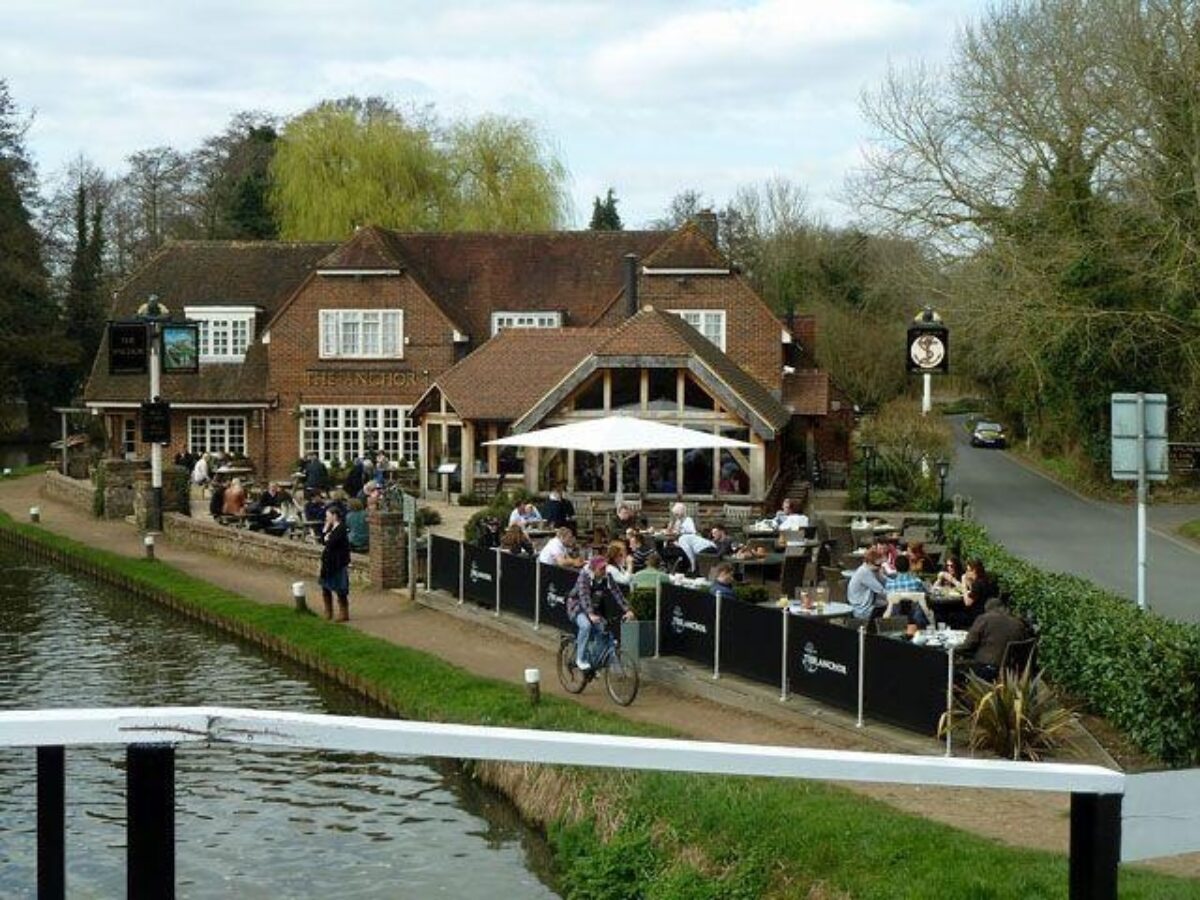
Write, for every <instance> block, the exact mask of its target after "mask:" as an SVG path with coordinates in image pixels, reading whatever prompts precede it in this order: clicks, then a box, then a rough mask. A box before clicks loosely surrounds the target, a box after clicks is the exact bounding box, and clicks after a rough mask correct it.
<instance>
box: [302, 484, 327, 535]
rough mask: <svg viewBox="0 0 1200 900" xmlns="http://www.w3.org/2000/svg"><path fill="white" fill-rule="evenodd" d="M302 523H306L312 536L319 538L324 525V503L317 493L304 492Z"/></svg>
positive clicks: (312, 491)
mask: <svg viewBox="0 0 1200 900" xmlns="http://www.w3.org/2000/svg"><path fill="white" fill-rule="evenodd" d="M304 521H305V522H307V523H308V527H309V528H310V529H311V530H312V533H313V536H314V537H316V538H320V537H321V531H322V529H323V528H324V525H325V501H324V500H322V499H321V495H320V493H319V492H317V491H314V490H309V489H306V490H305V491H304Z"/></svg>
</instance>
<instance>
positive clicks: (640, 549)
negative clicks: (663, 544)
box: [625, 531, 654, 575]
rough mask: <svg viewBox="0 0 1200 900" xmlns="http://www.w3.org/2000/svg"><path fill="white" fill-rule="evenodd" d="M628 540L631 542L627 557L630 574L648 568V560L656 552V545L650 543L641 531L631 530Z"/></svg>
mask: <svg viewBox="0 0 1200 900" xmlns="http://www.w3.org/2000/svg"><path fill="white" fill-rule="evenodd" d="M626 540H627V541H628V542H629V554H628V555H627V556H626V558H625V560H626V564H627V566H628V569H629V574H630V575H636V574H637V573H638V572H640V571H642V569H644V568H646V561H647V560H648V559H649V558H650V556H651V554H653V553H654V545H653V544H652V543H649V542H648V541H647V540H646V538H645V537H643V536H642V533H641V532H640V531H633V532H630V534H629V536H628V537H627V538H626Z"/></svg>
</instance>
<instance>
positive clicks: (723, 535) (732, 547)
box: [706, 522, 737, 557]
mask: <svg viewBox="0 0 1200 900" xmlns="http://www.w3.org/2000/svg"><path fill="white" fill-rule="evenodd" d="M709 537H710V539H711V541H712V545H713V549H712V550H709V551H706V552H708V553H715V554H717V556H722V557H724V556H733V555H734V554H735V553H737V544H735V543H734V542H733V540H732V539H731V538H730V537H729V529H728V528H726V527H725V526H724V525H723V524H721V523H719V522H718V523H717V524H716V525H714V526H713V527H712V528H711V529H710V530H709Z"/></svg>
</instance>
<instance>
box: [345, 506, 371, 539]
mask: <svg viewBox="0 0 1200 900" xmlns="http://www.w3.org/2000/svg"><path fill="white" fill-rule="evenodd" d="M347 507H348V508H349V512H347V513H346V538H347V540H349V541H350V550H351V551H352V552H354V553H368V552H370V549H371V532H370V529H369V528H368V526H367V509H366V507H365V506H364V505H363V502H362V501H361V500H359V499H358V498H357V497H355V498H354V499H353V500H351V501H350V502H349V503H348V504H347Z"/></svg>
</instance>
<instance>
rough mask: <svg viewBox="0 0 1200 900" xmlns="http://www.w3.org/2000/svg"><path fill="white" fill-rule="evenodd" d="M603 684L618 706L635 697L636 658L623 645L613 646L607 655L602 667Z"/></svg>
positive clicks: (627, 702)
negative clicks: (605, 663) (606, 662)
mask: <svg viewBox="0 0 1200 900" xmlns="http://www.w3.org/2000/svg"><path fill="white" fill-rule="evenodd" d="M604 686H605V688H607V689H608V696H610V697H612V699H613V703H616V704H617V705H619V706H628V705H629V704H630V703H632V702H633V701H634V698H635V697H637V692H638V667H637V660H635V659H634V658H633V657H632V656H630V655H629V654H628V653H627V652H626V651H625V649H624V648H623V647H617V648H615V649H614V650H613V652H612V653H611V654H610V655H609V658H608V665H607V666H606V667H605V669H604Z"/></svg>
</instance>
